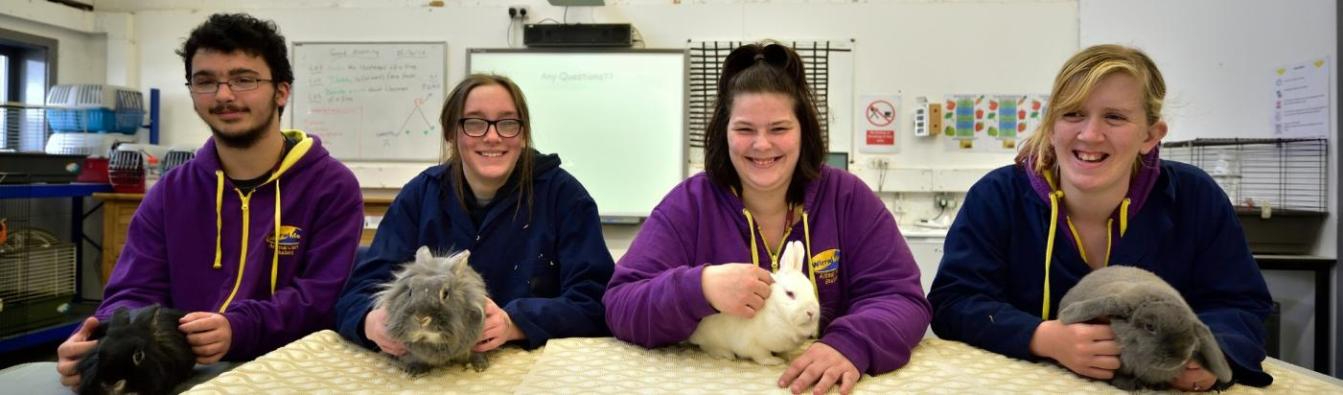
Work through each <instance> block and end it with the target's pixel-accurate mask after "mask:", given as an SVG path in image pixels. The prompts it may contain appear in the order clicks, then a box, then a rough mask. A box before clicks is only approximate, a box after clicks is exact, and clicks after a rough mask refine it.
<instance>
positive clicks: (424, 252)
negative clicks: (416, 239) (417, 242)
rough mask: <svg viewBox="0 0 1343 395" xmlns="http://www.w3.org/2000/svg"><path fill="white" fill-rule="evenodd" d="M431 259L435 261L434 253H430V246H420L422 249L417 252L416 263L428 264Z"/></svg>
mask: <svg viewBox="0 0 1343 395" xmlns="http://www.w3.org/2000/svg"><path fill="white" fill-rule="evenodd" d="M431 259H434V253H433V252H430V251H429V246H420V249H418V250H415V262H428V261H429V260H431Z"/></svg>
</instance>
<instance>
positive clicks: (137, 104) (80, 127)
mask: <svg viewBox="0 0 1343 395" xmlns="http://www.w3.org/2000/svg"><path fill="white" fill-rule="evenodd" d="M144 117H145V105H144V95H142V94H141V93H140V92H138V91H136V90H134V89H131V88H125V87H118V86H111V85H95V84H77V85H56V86H53V87H51V90H50V91H48V92H47V123H48V125H50V126H51V131H52V134H51V138H50V139H49V140H47V148H46V152H47V153H49V154H80V155H106V154H107V152H108V151H109V150H110V149H111V148H112V146H113V145H115V144H116V143H118V142H134V141H135V132H136V131H138V130H139V129H140V125H142V124H144Z"/></svg>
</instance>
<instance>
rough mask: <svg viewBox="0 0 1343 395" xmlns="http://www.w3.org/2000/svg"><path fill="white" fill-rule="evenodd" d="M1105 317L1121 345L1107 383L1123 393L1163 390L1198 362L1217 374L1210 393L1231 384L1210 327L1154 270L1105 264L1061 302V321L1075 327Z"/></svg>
mask: <svg viewBox="0 0 1343 395" xmlns="http://www.w3.org/2000/svg"><path fill="white" fill-rule="evenodd" d="M1107 318H1108V319H1109V322H1110V328H1111V329H1113V330H1114V333H1115V340H1116V341H1117V342H1118V343H1119V348H1120V352H1119V361H1120V367H1119V370H1117V371H1115V377H1114V379H1113V380H1111V381H1110V384H1111V385H1114V386H1115V387H1118V388H1120V389H1124V390H1136V389H1141V388H1147V389H1166V388H1167V387H1168V386H1169V385H1168V384H1169V383H1170V381H1171V380H1172V379H1174V378H1175V377H1176V376H1178V375H1179V374H1180V372H1181V371H1183V370H1184V368H1185V361H1187V360H1189V359H1193V360H1195V361H1198V363H1199V364H1200V365H1202V366H1203V368H1204V369H1207V370H1208V371H1209V372H1212V373H1213V374H1214V375H1216V376H1217V385H1215V386H1213V388H1214V389H1221V388H1225V387H1226V386H1228V385H1230V383H1231V367H1230V366H1228V365H1227V362H1226V358H1225V357H1224V356H1223V355H1222V349H1221V348H1220V347H1218V346H1217V339H1216V338H1214V337H1213V335H1212V332H1211V331H1209V330H1208V326H1207V325H1204V324H1203V322H1202V321H1199V319H1198V316H1197V315H1195V314H1194V311H1193V309H1190V308H1189V305H1188V304H1186V303H1185V301H1184V298H1182V297H1181V296H1180V293H1179V292H1178V291H1176V290H1175V288H1172V287H1171V286H1170V284H1167V283H1166V282H1165V281H1164V280H1162V279H1161V278H1160V277H1157V276H1156V275H1155V274H1152V272H1149V271H1146V270H1143V269H1139V268H1135V267H1131V266H1109V267H1105V268H1101V269H1100V270H1096V271H1094V272H1091V273H1090V274H1088V275H1087V276H1086V277H1083V278H1082V281H1079V282H1078V283H1077V285H1076V286H1073V288H1072V289H1071V290H1069V291H1068V293H1067V294H1065V295H1063V300H1062V301H1060V302H1059V320H1060V321H1062V322H1063V323H1064V324H1075V323H1079V322H1088V321H1092V320H1097V319H1107Z"/></svg>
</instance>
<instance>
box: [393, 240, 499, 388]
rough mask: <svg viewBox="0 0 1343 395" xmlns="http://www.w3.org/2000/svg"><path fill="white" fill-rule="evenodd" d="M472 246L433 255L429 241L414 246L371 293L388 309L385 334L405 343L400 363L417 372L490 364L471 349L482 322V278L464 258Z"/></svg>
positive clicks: (407, 370) (483, 284)
mask: <svg viewBox="0 0 1343 395" xmlns="http://www.w3.org/2000/svg"><path fill="white" fill-rule="evenodd" d="M470 256H471V252H470V251H461V252H459V253H456V254H452V255H449V256H442V257H437V256H434V255H433V253H431V252H429V247H420V249H419V250H417V251H415V261H413V262H407V263H406V264H405V266H403V267H402V268H401V269H400V270H398V271H397V272H396V274H395V275H394V277H393V278H392V280H391V281H389V282H388V283H387V284H384V285H383V289H382V290H381V291H379V292H378V293H377V295H375V297H374V298H375V302H374V303H375V304H376V306H377V307H381V308H385V309H386V310H387V334H388V335H390V336H391V337H392V338H393V339H396V340H397V341H400V342H401V343H402V344H405V345H406V353H405V354H404V355H402V356H400V357H398V358H397V360H398V361H399V362H400V363H401V367H402V369H404V370H405V371H406V372H409V373H411V374H421V373H424V372H427V371H429V370H430V369H433V368H434V367H437V366H443V365H447V364H450V363H461V362H467V363H468V364H469V365H470V366H471V368H473V369H475V370H476V371H477V372H480V371H484V370H485V368H486V367H488V366H489V360H488V359H486V357H485V354H484V353H477V352H472V351H471V347H473V346H475V344H476V340H477V339H478V338H480V333H481V332H482V331H483V330H484V324H485V298H486V297H487V296H488V294H487V292H486V290H485V280H484V279H482V278H481V277H480V274H478V273H476V271H475V270H473V269H471V266H470V265H468V264H467V258H469V257H470Z"/></svg>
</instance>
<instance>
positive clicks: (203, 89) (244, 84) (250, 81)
mask: <svg viewBox="0 0 1343 395" xmlns="http://www.w3.org/2000/svg"><path fill="white" fill-rule="evenodd" d="M271 81H274V80H268V79H261V78H254V77H235V78H230V79H229V80H228V81H215V80H207V79H201V80H197V81H191V82H188V83H187V84H186V85H187V89H189V90H191V93H215V92H218V91H219V86H220V85H224V84H228V88H229V90H232V91H234V92H242V91H250V90H253V89H256V88H257V87H258V86H261V83H262V82H271Z"/></svg>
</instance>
